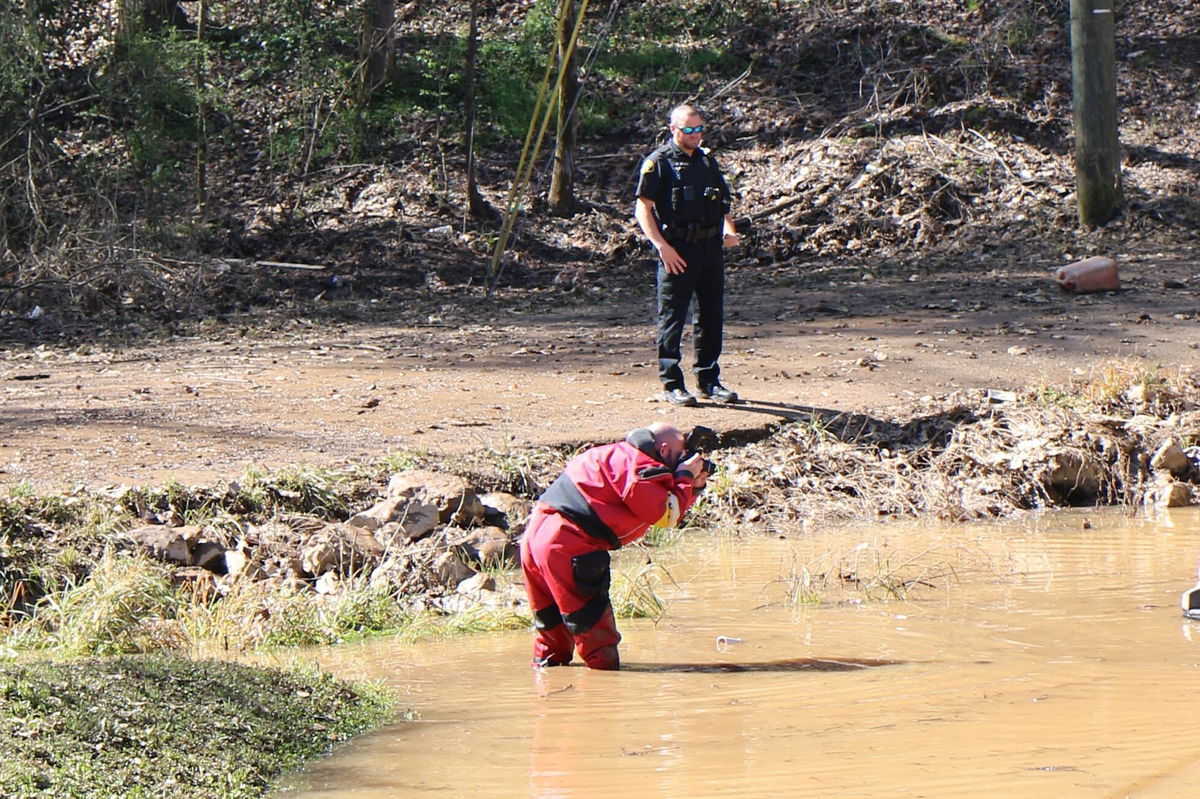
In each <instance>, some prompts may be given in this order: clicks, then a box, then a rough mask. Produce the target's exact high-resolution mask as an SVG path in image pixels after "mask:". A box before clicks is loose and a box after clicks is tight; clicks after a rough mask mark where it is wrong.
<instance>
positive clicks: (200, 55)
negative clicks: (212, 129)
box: [195, 0, 208, 219]
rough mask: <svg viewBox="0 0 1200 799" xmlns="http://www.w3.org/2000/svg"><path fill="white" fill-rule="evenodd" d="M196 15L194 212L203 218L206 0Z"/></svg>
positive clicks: (205, 195) (205, 201) (205, 188)
mask: <svg viewBox="0 0 1200 799" xmlns="http://www.w3.org/2000/svg"><path fill="white" fill-rule="evenodd" d="M196 17H197V18H196V64H195V70H196V86H195V89H196V214H197V215H198V216H199V217H200V218H201V219H204V217H205V216H207V214H208V100H207V98H206V94H207V91H208V88H207V87H208V74H207V68H206V64H205V62H204V36H205V30H204V28H205V26H206V25H207V23H208V2H207V0H200V3H199V7H198V9H197V11H196Z"/></svg>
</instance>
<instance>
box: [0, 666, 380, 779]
mask: <svg viewBox="0 0 1200 799" xmlns="http://www.w3.org/2000/svg"><path fill="white" fill-rule="evenodd" d="M0 709H2V710H0V720H2V721H3V725H4V729H5V734H4V735H3V736H0V796H5V797H13V798H14V799H20V798H23V797H46V796H53V797H57V798H58V799H74V798H75V797H78V798H79V799H110V797H111V799H117V798H118V797H119V798H120V799H130V798H131V797H154V798H155V799H175V798H176V797H179V798H180V799H183V798H184V797H186V798H187V799H208V798H209V797H211V798H212V799H218V797H219V798H220V799H239V798H240V797H259V796H262V795H263V794H264V793H265V792H266V790H267V789H268V788H269V787H270V785H271V783H272V782H273V781H275V780H276V779H278V778H279V776H280V775H281V774H282V773H283V772H284V771H286V770H289V769H293V768H295V767H296V766H298V765H300V764H301V763H302V762H303V761H305V760H307V759H310V758H313V757H316V756H318V755H321V754H324V753H326V752H328V751H329V749H330V748H331V747H332V746H333V745H334V744H335V743H337V742H339V741H342V740H345V739H346V738H348V737H350V736H351V735H354V734H356V733H358V732H361V731H363V730H366V729H368V728H370V727H373V726H377V725H378V724H381V723H383V722H385V721H387V720H389V719H390V718H392V717H394V709H393V708H392V706H391V703H390V699H389V698H388V697H387V696H386V695H385V694H384V693H383V692H382V690H381V689H379V688H378V687H376V686H373V685H363V686H351V685H348V684H346V683H343V682H341V681H338V680H336V679H334V678H332V677H331V676H329V675H326V674H318V673H301V672H284V671H278V670H273V669H272V670H265V669H258V668H251V667H248V666H242V665H238V664H233V663H223V662H215V661H191V660H186V659H180V658H172V657H162V656H156V657H144V658H143V657H120V658H114V659H98V658H96V659H87V660H80V661H76V662H72V663H52V662H31V663H22V664H0Z"/></svg>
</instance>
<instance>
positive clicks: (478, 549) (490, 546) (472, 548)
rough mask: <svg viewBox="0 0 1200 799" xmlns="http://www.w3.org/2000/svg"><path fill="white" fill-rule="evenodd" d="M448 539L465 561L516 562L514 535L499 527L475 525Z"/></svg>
mask: <svg viewBox="0 0 1200 799" xmlns="http://www.w3.org/2000/svg"><path fill="white" fill-rule="evenodd" d="M459 532H460V534H459V535H458V536H454V537H452V538H451V540H450V546H451V548H453V549H455V550H456V551H457V552H458V553H459V555H460V556H462V558H463V559H464V560H466V561H467V562H474V563H478V564H481V565H500V564H503V563H510V564H511V563H516V562H517V559H518V557H519V556H520V553H519V551H518V547H517V544H516V541H515V540H514V536H512V535H510V534H509V533H507V532H505V531H504V530H501V529H500V528H499V527H477V528H475V529H474V530H470V531H467V532H462V531H459Z"/></svg>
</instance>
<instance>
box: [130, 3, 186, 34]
mask: <svg viewBox="0 0 1200 799" xmlns="http://www.w3.org/2000/svg"><path fill="white" fill-rule="evenodd" d="M164 27H172V28H178V29H180V30H191V29H192V23H191V21H190V20H189V19H188V16H187V14H186V13H184V11H183V9H182V8H181V7H180V6H179V0H118V2H117V35H116V39H117V41H118V42H124V41H126V40H127V39H128V38H129V36H130V35H132V34H134V33H136V32H138V31H141V30H148V31H158V30H162V29H163V28H164Z"/></svg>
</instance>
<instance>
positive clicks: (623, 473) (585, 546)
mask: <svg viewBox="0 0 1200 799" xmlns="http://www.w3.org/2000/svg"><path fill="white" fill-rule="evenodd" d="M694 501H695V494H694V492H693V477H692V475H691V473H690V472H688V471H686V470H681V471H679V472H676V471H674V469H673V467H672V466H668V465H666V464H664V463H662V462H661V461H660V460H659V458H658V455H657V454H656V453H655V448H654V437H653V435H652V434H651V433H650V431H649V430H646V429H644V428H643V429H638V430H634V431H633V432H632V433H630V434H629V435H628V436H627V437H626V439H625V440H624V441H621V442H618V443H616V444H606V445H604V446H600V447H594V448H592V449H589V450H587V451H585V452H583V453H582V454H580V455H578V456H576V457H575V458H573V459H571V461H569V462H568V463H567V465H566V468H565V469H564V470H563V473H562V475H561V476H559V478H558V479H557V480H555V481H554V483H553V484H551V486H550V487H549V488H547V489H546V491H545V492H544V493H543V494H542V495H541V497H539V498H538V502H537V504H536V505H534V509H533V512H532V513H531V514H530V516H529V523H528V525H527V526H526V528H525V535H524V536H523V537H522V538H521V569H522V571H523V572H524V574H525V591H526V593H527V594H528V595H529V605H530V608H531V609H532V610H533V615H534V625H535V627H536V629H537V638H536V640H535V642H534V645H533V657H534V663H535V664H537V665H542V666H557V665H565V664H567V663H570V662H571V657H572V652H573V650H575V649H578V650H579V655H580V657H582V658H583V661H584V663H585V664H587V665H588V666H589V667H590V668H593V669H617V668H620V665H621V661H620V657H619V656H618V654H617V644H618V643H620V641H621V634H620V633H618V632H617V626H616V622H615V621H614V619H613V611H612V605H611V604H610V603H609V600H608V587H609V581H610V572H609V554H608V553H609V551H610V550H613V549H617V548H618V547H620V546H622V545H623V544H628V543H629V542H631V541H636V540H637V539H639V538H641V537H642V536H643V535H644V534H645V532H646V530H647V529H648V528H650V527H652V526H653V527H674V526H675V525H677V524H678V523H679V519H680V517H682V516H683V514H684V512H685V511H686V510H687V509H688V508H690V507H691V505H692V503H693V502H694Z"/></svg>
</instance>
